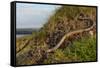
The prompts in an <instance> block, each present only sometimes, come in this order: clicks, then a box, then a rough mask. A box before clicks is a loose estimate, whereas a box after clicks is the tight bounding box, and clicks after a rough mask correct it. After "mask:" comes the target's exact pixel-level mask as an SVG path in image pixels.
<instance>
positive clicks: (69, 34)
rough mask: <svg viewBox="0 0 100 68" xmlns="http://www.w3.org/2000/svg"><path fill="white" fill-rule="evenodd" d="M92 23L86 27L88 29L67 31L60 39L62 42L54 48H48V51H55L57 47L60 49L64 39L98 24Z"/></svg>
mask: <svg viewBox="0 0 100 68" xmlns="http://www.w3.org/2000/svg"><path fill="white" fill-rule="evenodd" d="M90 23H92V26H90V27H89V28H86V29H80V30H76V31H72V32H69V33H66V34H65V35H64V36H63V37H62V38H61V40H60V42H59V43H58V44H57V45H56V46H55V47H53V48H51V49H48V50H47V52H52V51H55V50H56V49H58V48H59V47H60V46H61V44H62V43H63V42H64V40H65V39H66V38H68V37H70V36H71V35H74V34H77V33H82V32H86V31H89V30H91V29H93V28H94V27H95V25H96V23H95V22H93V21H91V22H90Z"/></svg>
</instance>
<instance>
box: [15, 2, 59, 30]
mask: <svg viewBox="0 0 100 68" xmlns="http://www.w3.org/2000/svg"><path fill="white" fill-rule="evenodd" d="M59 7H60V6H58V5H46V4H30V3H17V5H16V16H17V18H16V22H17V23H16V27H17V28H41V27H42V26H43V24H44V23H46V22H47V20H48V19H49V17H50V16H51V15H52V14H54V12H55V10H56V9H57V8H59Z"/></svg>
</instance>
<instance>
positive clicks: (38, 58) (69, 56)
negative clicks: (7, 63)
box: [16, 6, 96, 65]
mask: <svg viewBox="0 0 100 68" xmlns="http://www.w3.org/2000/svg"><path fill="white" fill-rule="evenodd" d="M81 13H82V14H85V15H88V16H89V17H91V18H92V20H93V21H96V8H94V7H75V6H62V7H60V8H59V9H57V10H56V13H55V14H54V15H53V16H51V17H50V19H49V20H48V22H47V23H46V24H44V26H43V27H42V28H41V29H40V30H39V31H38V32H33V33H32V35H30V36H25V37H21V38H17V40H16V64H17V65H31V64H50V63H63V62H81V61H96V33H95V34H94V35H93V36H91V35H89V33H88V32H87V33H85V35H80V38H79V39H73V40H71V41H70V42H71V44H66V41H65V42H64V43H63V44H62V45H61V46H63V47H60V48H58V49H56V51H54V52H51V53H46V52H45V51H46V50H48V49H50V48H52V47H54V46H55V45H56V44H57V43H58V42H59V41H60V39H61V38H62V37H63V36H64V35H65V34H66V33H69V32H71V31H74V30H79V29H85V28H88V27H89V26H91V25H87V24H86V23H84V22H81V21H77V20H76V18H77V16H78V15H79V14H81ZM59 29H60V31H61V32H60V33H58V32H59ZM94 30H96V29H95V28H94ZM55 35H56V36H55ZM56 37H57V39H55V38H56ZM48 39H49V40H48ZM53 39H54V40H53ZM50 40H52V41H50Z"/></svg>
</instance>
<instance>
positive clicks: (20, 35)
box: [16, 34, 31, 38]
mask: <svg viewBox="0 0 100 68" xmlns="http://www.w3.org/2000/svg"><path fill="white" fill-rule="evenodd" d="M28 35H31V34H17V35H16V37H17V38H19V37H24V36H28Z"/></svg>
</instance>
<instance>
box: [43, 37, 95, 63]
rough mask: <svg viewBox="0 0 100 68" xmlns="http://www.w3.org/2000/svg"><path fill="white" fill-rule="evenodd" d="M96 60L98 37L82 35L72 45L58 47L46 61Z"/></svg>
mask: <svg viewBox="0 0 100 68" xmlns="http://www.w3.org/2000/svg"><path fill="white" fill-rule="evenodd" d="M83 61H96V37H95V36H93V37H91V36H90V37H82V38H81V39H80V40H76V41H73V43H72V45H70V46H68V47H66V48H64V49H57V50H56V51H55V52H54V54H50V56H49V58H48V59H46V60H45V61H44V63H45V64H48V63H62V62H83Z"/></svg>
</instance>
